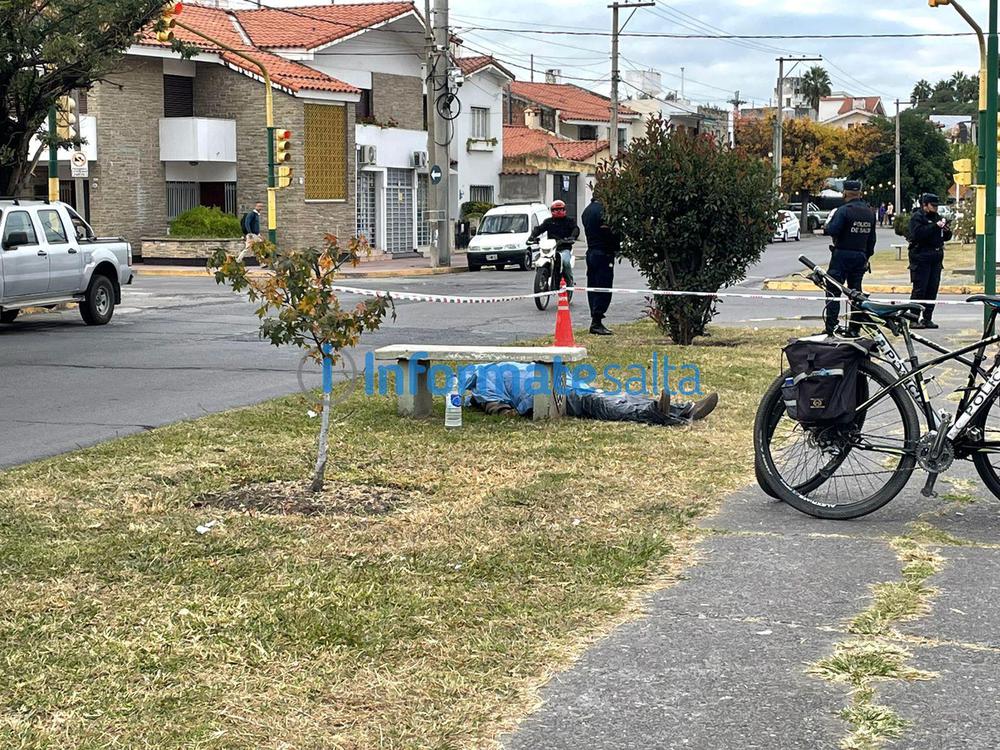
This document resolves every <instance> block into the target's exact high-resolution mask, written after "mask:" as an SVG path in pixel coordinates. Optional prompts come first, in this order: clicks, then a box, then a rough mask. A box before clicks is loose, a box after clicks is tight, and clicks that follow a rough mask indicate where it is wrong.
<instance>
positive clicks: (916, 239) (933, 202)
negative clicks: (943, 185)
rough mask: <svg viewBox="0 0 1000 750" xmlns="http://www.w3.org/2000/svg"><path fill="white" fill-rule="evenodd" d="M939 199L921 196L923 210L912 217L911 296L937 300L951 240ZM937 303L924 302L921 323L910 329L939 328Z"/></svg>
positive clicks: (931, 196)
mask: <svg viewBox="0 0 1000 750" xmlns="http://www.w3.org/2000/svg"><path fill="white" fill-rule="evenodd" d="M940 202H941V201H940V199H939V198H938V197H937V196H936V195H934V193H924V194H923V195H922V196H920V209H919V210H917V211H914V212H913V216H911V217H910V252H909V256H910V281H911V282H912V283H913V292H912V293H911V294H910V299H917V300H921V299H937V295H938V287H939V286H940V285H941V269H942V268H944V243H945V242H947V241H948V240H950V239H951V228H950V227H949V226H948V222H947V221H946V220H945V219H942V218H941V216H940V215H938V205H939V204H940ZM933 316H934V305H924V314H923V315H922V316H921V319H920V322H919V323H913V324H912V325H911V326H910V327H911V328H937V327H938V324H937V323H935V322H934V321H933V320H932V319H931V318H933Z"/></svg>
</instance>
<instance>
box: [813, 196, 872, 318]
mask: <svg viewBox="0 0 1000 750" xmlns="http://www.w3.org/2000/svg"><path fill="white" fill-rule="evenodd" d="M844 198H845V199H846V201H847V202H846V203H845V204H844V205H843V206H841V207H840V208H838V209H837V211H836V213H834V215H833V218H832V219H830V223H829V224H827V225H826V228H825V229H824V230H823V231H824V233H825V234H827V235H829V236H830V237H831V238H832V240H833V244H832V245H831V247H830V249H831V250H832V251H833V254H832V255H831V257H830V268H829V270H828V271H827V273H828V274H829V275H830V276H832V277H833V278H834V279H836V280H837V281H839V282H840V283H841V284H844V285H846V286H847V287H848V288H849V289H856V290H858V291H861V280H862V278H863V277H864V275H865V271H866V270H867V269H868V259H869V258H871V256H872V254H874V252H875V224H876V219H875V212H874V211H873V210H872V208H871V206H869V205H868V204H867V203H865V202H864V201H863V200H861V183H860V182H859V181H858V180H847V181H846V182H844ZM827 296H828V297H835V298H836V297H838V296H839V295H835V294H833V293H832V292H829V291H828V292H827ZM839 315H840V302H839V300H838V301H836V302H827V304H826V314H825V316H824V318H825V322H826V332H827V334H830V335H832V334H833V332H834V330H835V329H836V327H837V318H838V316H839ZM848 331H849V332H850V333H852V334H856V333H857V331H858V323H857V322H856V319H855V320H852V322H851V324H850V325H849V326H848Z"/></svg>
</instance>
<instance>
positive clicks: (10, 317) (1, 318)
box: [0, 310, 21, 323]
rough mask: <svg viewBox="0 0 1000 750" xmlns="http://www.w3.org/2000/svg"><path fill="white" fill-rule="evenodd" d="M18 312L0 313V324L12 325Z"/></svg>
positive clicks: (7, 311) (5, 311)
mask: <svg viewBox="0 0 1000 750" xmlns="http://www.w3.org/2000/svg"><path fill="white" fill-rule="evenodd" d="M19 312H21V311H20V310H4V311H3V312H0V323H13V322H14V320H15V318H17V314H18V313H19Z"/></svg>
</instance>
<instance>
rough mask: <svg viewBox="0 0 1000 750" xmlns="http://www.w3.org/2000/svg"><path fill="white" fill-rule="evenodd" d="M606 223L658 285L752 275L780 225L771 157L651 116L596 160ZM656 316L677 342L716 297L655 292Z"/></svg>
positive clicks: (695, 331) (687, 285)
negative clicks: (623, 144)
mask: <svg viewBox="0 0 1000 750" xmlns="http://www.w3.org/2000/svg"><path fill="white" fill-rule="evenodd" d="M595 192H596V194H597V197H598V198H599V199H600V200H601V201H602V202H603V203H604V207H605V211H606V214H607V218H608V224H609V226H610V227H611V228H612V230H613V231H614V232H616V233H617V234H618V236H619V237H621V239H622V255H624V256H625V257H626V258H628V259H629V260H631V261H632V262H633V263H634V264H635V265H636V266H637V267H638V268H639V271H640V272H641V273H642V275H643V276H644V277H645V278H646V280H647V281H648V282H649V285H650V287H651V288H653V289H671V290H681V291H702V292H704V291H707V292H715V291H717V290H719V289H720V288H722V287H724V286H727V285H729V284H734V283H736V282H738V281H740V280H742V279H743V278H744V277H745V276H746V270H747V267H748V266H749V265H750V264H751V263H753V262H755V261H757V260H758V259H759V258H760V255H761V253H762V252H763V251H764V248H765V247H767V243H768V241H769V240H770V239H771V236H772V234H773V232H774V225H775V219H776V215H777V210H778V201H777V197H776V195H775V190H774V172H773V170H772V169H771V166H770V164H768V163H767V162H765V161H764V160H762V159H760V158H759V157H757V156H752V155H750V154H748V153H747V152H745V151H743V150H742V149H736V150H733V149H730V148H729V147H728V146H725V145H721V144H719V143H717V142H716V141H715V140H714V139H712V138H710V137H706V136H691V135H688V134H686V133H675V134H671V133H669V132H668V131H667V128H666V125H665V123H664V122H663V121H662V120H652V121H651V122H650V123H649V126H648V127H647V129H646V134H645V136H644V137H642V138H639V139H637V140H635V141H633V142H632V143H630V144H629V148H628V150H627V151H625V152H624V153H622V154H621V155H620V156H619V157H618V158H617V159H616V160H615V161H613V162H605V163H604V164H602V165H601V167H600V168H599V169H598V174H597V186H596V188H595ZM652 304H653V311H652V317H653V318H654V320H656V321H657V323H658V324H659V325H660V326H661V327H662V328H663V329H664V330H665V331H667V332H668V333H669V334H670V336H671V338H672V339H673V340H674V341H675V342H677V343H678V344H690V343H691V342H692V340H693V339H694V338H695V337H696V336H701V335H704V333H705V326H706V325H707V324H708V322H709V321H710V320H711V319H712V317H713V316H714V315H715V314H716V310H715V300H714V299H713V298H712V297H673V296H662V295H658V296H656V297H655V298H654V300H653V303H652Z"/></svg>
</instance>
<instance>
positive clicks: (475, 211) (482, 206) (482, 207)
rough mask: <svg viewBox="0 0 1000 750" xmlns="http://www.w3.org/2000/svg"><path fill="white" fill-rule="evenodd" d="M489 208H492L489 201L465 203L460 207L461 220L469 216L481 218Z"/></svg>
mask: <svg viewBox="0 0 1000 750" xmlns="http://www.w3.org/2000/svg"><path fill="white" fill-rule="evenodd" d="M491 208H494V205H493V204H492V203H490V202H489V201H466V202H465V203H463V204H462V207H461V211H462V218H463V219H466V218H468V217H469V216H482V215H483V214H485V213H486V212H487V211H489V210H490V209H491Z"/></svg>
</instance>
